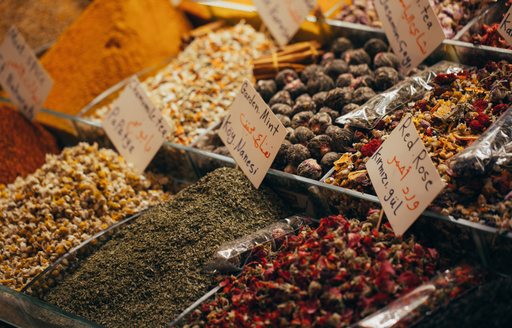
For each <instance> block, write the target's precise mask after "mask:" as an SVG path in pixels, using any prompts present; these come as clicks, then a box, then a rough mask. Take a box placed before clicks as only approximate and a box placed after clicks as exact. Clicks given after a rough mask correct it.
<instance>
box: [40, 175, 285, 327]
mask: <svg viewBox="0 0 512 328" xmlns="http://www.w3.org/2000/svg"><path fill="white" fill-rule="evenodd" d="M287 214H288V213H287V212H286V210H285V209H284V207H283V205H282V203H281V202H280V200H279V199H278V198H277V196H276V195H275V194H274V193H273V192H271V191H270V190H268V189H266V188H265V187H262V188H260V189H259V190H256V189H254V188H253V187H252V185H251V183H250V182H249V181H248V180H247V178H246V177H245V176H244V175H243V173H242V172H241V171H238V170H233V169H228V168H222V169H218V170H216V171H214V172H213V173H211V174H209V175H207V176H206V177H204V178H202V179H201V180H200V181H199V182H197V183H196V184H194V185H192V186H190V187H188V188H186V189H184V190H182V191H181V192H180V193H178V194H177V195H176V196H175V197H174V198H173V200H172V201H170V202H169V203H167V204H165V205H161V206H158V207H156V208H153V209H151V210H150V211H148V212H147V213H145V214H143V215H142V216H141V217H140V218H139V219H137V221H136V222H135V223H133V224H131V225H129V226H126V227H124V228H123V229H121V230H120V231H119V232H118V233H116V234H115V235H114V236H113V238H112V239H111V240H110V241H108V242H107V243H106V244H105V245H104V246H103V247H102V248H101V249H100V250H99V251H97V252H96V253H95V254H94V255H92V256H91V257H90V258H88V259H87V260H85V261H84V263H83V264H82V265H81V266H80V268H79V269H78V270H77V271H76V272H74V273H73V274H72V275H70V276H68V277H67V278H65V279H64V281H63V282H62V283H61V284H59V285H58V286H57V287H56V288H55V289H53V290H51V291H50V292H49V294H48V295H47V296H46V297H45V298H46V300H48V301H49V302H51V303H53V304H56V305H57V306H59V307H61V308H62V309H64V310H66V311H69V312H72V313H75V314H78V315H80V316H83V317H85V318H87V319H89V320H92V321H95V322H97V323H99V324H101V325H104V326H107V327H120V326H126V325H127V324H129V325H135V326H162V325H164V324H167V323H169V322H170V321H171V320H172V319H173V318H174V317H176V316H177V315H178V314H179V313H180V312H181V311H182V310H184V309H185V308H186V307H188V306H189V305H191V304H192V303H193V302H194V301H195V300H197V299H198V298H199V297H201V296H202V295H203V294H204V293H206V292H207V291H208V290H209V288H210V287H211V286H212V283H213V277H212V276H211V275H209V274H206V273H204V272H203V271H202V268H203V267H204V264H206V262H207V261H208V260H210V259H211V258H212V256H213V254H214V253H215V251H217V249H218V247H219V246H220V245H221V244H222V243H223V242H226V241H229V240H233V239H236V238H239V237H241V236H243V235H246V234H249V233H251V232H253V231H256V230H258V229H260V228H262V227H264V226H266V225H268V224H269V223H271V222H274V221H275V220H277V219H279V218H282V217H284V216H285V215H287Z"/></svg>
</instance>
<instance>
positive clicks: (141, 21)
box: [37, 0, 190, 132]
mask: <svg viewBox="0 0 512 328" xmlns="http://www.w3.org/2000/svg"><path fill="white" fill-rule="evenodd" d="M189 30H190V24H189V22H188V21H187V20H186V18H185V16H184V15H183V14H182V13H181V12H180V11H178V10H177V9H175V8H174V7H173V6H172V5H171V2H170V1H169V0H144V1H139V0H95V1H93V2H92V3H91V4H90V5H89V6H88V7H87V9H86V10H85V11H84V12H83V13H82V15H81V16H80V17H79V18H78V19H77V20H76V21H75V22H74V23H73V24H72V25H71V26H70V27H69V28H68V29H67V30H66V31H65V32H64V34H62V35H61V36H60V37H59V39H58V40H57V42H56V44H55V45H54V46H53V47H52V48H51V49H50V50H49V51H48V52H47V53H46V54H45V55H44V57H43V58H42V60H41V63H42V64H43V66H44V67H45V68H46V70H47V71H48V73H49V74H50V75H51V77H52V78H53V80H54V85H53V89H52V90H51V92H50V95H49V97H48V99H47V101H46V103H45V107H47V108H50V109H54V110H57V111H59V112H64V113H68V114H72V115H76V114H78V112H79V111H80V110H81V109H82V107H84V106H85V105H87V104H88V103H89V102H90V101H91V100H92V99H94V97H96V96H97V95H99V94H100V93H101V92H103V91H105V90H106V89H107V88H109V87H110V86H112V85H114V84H116V83H117V82H119V81H121V80H122V79H124V78H126V77H128V76H130V75H132V74H134V73H136V72H137V71H139V70H141V69H143V68H145V67H148V66H152V65H156V64H157V63H159V62H161V61H162V60H164V59H165V58H167V57H170V56H173V55H176V54H177V53H178V52H179V49H180V44H181V36H182V35H183V34H185V33H187V32H188V31H189ZM37 118H38V120H40V121H43V122H44V123H47V124H49V125H51V126H54V127H57V128H61V129H64V130H66V131H68V132H73V127H72V126H70V125H69V124H68V123H67V122H65V121H63V120H58V119H56V118H55V117H53V116H49V115H45V114H40V115H39V116H38V117H37Z"/></svg>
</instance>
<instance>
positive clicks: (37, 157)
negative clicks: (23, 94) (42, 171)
mask: <svg viewBox="0 0 512 328" xmlns="http://www.w3.org/2000/svg"><path fill="white" fill-rule="evenodd" d="M58 151H59V148H58V147H57V140H55V138H54V137H53V135H51V134H50V133H49V132H48V131H46V130H45V128H44V127H43V126H41V125H40V124H38V123H32V122H30V121H29V120H27V119H26V118H25V117H24V116H23V115H22V114H21V113H20V112H18V111H17V110H15V109H14V108H12V107H10V106H8V105H6V104H0V184H8V183H11V182H13V181H14V180H15V179H16V178H17V177H20V176H21V177H24V176H26V175H28V174H30V173H32V172H34V171H35V170H36V169H38V168H39V167H40V166H41V165H43V164H44V162H45V156H46V154H56V153H57V152H58Z"/></svg>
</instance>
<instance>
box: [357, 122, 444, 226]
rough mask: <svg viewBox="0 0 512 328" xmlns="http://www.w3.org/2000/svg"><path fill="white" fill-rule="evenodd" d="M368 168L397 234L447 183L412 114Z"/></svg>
mask: <svg viewBox="0 0 512 328" xmlns="http://www.w3.org/2000/svg"><path fill="white" fill-rule="evenodd" d="M366 169H367V170H368V175H369V176H370V179H371V181H372V185H373V187H374V189H375V191H376V192H377V196H378V197H379V200H380V202H381V204H382V208H383V209H384V212H385V213H386V216H387V217H388V220H389V222H390V223H391V227H392V228H393V231H394V232H395V234H397V235H402V234H404V233H405V231H407V229H408V228H409V227H410V226H411V225H412V224H413V223H414V221H416V219H417V218H418V217H419V216H420V215H421V213H422V212H423V211H424V210H425V209H426V208H427V206H428V205H430V203H431V202H432V201H433V200H434V198H436V196H437V195H438V194H439V193H440V192H441V190H443V188H444V187H445V183H444V182H443V180H441V177H440V176H439V172H437V169H436V167H435V166H434V164H433V163H432V160H431V159H430V156H429V155H428V152H427V150H426V149H425V146H424V145H423V141H422V140H421V137H420V136H419V134H418V132H417V131H416V128H415V126H414V123H413V121H412V117H411V115H410V114H407V115H405V117H404V118H403V119H402V121H401V122H400V124H398V126H397V127H396V128H395V129H394V130H393V132H391V134H390V135H389V137H388V138H387V139H386V141H384V143H382V145H381V146H380V148H379V149H377V151H376V152H375V153H374V154H373V155H372V157H371V158H370V159H369V160H368V162H367V163H366Z"/></svg>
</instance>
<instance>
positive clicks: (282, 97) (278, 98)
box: [268, 90, 293, 107]
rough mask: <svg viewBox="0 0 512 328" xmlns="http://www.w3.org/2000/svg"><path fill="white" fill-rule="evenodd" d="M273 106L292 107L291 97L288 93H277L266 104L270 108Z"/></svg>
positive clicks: (282, 91)
mask: <svg viewBox="0 0 512 328" xmlns="http://www.w3.org/2000/svg"><path fill="white" fill-rule="evenodd" d="M274 104H286V105H288V106H293V100H292V96H290V93H289V92H288V91H284V90H281V91H278V92H277V93H276V94H275V95H274V96H273V97H272V98H270V101H269V102H268V105H269V106H270V107H272V105H274Z"/></svg>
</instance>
